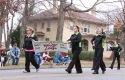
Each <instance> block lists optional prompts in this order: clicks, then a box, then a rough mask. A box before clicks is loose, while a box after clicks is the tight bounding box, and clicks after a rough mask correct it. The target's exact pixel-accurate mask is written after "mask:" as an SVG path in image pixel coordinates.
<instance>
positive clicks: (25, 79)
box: [0, 68, 125, 80]
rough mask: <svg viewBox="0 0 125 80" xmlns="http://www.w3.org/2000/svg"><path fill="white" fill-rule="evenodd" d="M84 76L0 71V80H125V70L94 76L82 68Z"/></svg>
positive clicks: (50, 70)
mask: <svg viewBox="0 0 125 80" xmlns="http://www.w3.org/2000/svg"><path fill="white" fill-rule="evenodd" d="M82 70H83V73H82V74H76V71H75V69H73V70H72V73H71V74H68V73H67V72H65V68H46V69H40V71H39V72H36V70H35V69H31V73H23V69H15V70H0V80H125V68H121V69H120V70H117V68H114V69H113V70H111V69H109V68H107V69H106V72H105V74H102V73H101V70H100V71H99V74H92V72H93V71H92V70H91V68H82Z"/></svg>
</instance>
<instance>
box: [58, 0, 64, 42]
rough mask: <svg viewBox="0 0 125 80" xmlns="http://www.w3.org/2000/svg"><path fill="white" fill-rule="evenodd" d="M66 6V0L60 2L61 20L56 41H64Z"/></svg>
mask: <svg viewBox="0 0 125 80" xmlns="http://www.w3.org/2000/svg"><path fill="white" fill-rule="evenodd" d="M65 4H66V0H60V9H59V18H58V19H59V20H58V28H57V35H56V40H57V41H62V37H63V26H64V20H65V11H64V7H65Z"/></svg>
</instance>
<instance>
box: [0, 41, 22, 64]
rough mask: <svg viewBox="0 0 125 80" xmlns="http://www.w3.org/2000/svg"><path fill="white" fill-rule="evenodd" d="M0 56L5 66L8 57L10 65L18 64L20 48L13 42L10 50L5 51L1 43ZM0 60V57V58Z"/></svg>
mask: <svg viewBox="0 0 125 80" xmlns="http://www.w3.org/2000/svg"><path fill="white" fill-rule="evenodd" d="M0 55H1V56H0V58H3V61H1V62H2V66H5V64H6V62H7V61H8V57H10V58H11V59H12V65H18V63H19V57H20V49H19V48H18V47H17V44H16V43H14V45H13V47H12V48H11V49H10V51H8V52H7V51H6V49H5V48H4V46H3V45H1V46H0ZM0 60H1V59H0Z"/></svg>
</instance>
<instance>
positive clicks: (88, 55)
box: [68, 51, 94, 60]
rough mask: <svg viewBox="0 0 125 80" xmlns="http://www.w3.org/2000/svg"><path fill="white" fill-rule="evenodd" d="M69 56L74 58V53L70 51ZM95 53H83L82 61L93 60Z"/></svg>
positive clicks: (81, 54) (81, 55)
mask: <svg viewBox="0 0 125 80" xmlns="http://www.w3.org/2000/svg"><path fill="white" fill-rule="evenodd" d="M68 55H69V56H70V57H71V58H72V52H71V51H68ZM93 56H94V52H93V51H81V53H80V55H79V58H80V60H93Z"/></svg>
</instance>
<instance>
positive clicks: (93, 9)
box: [91, 7, 96, 16]
mask: <svg viewBox="0 0 125 80" xmlns="http://www.w3.org/2000/svg"><path fill="white" fill-rule="evenodd" d="M95 11H96V7H93V8H92V9H91V15H93V16H96V12H95Z"/></svg>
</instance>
